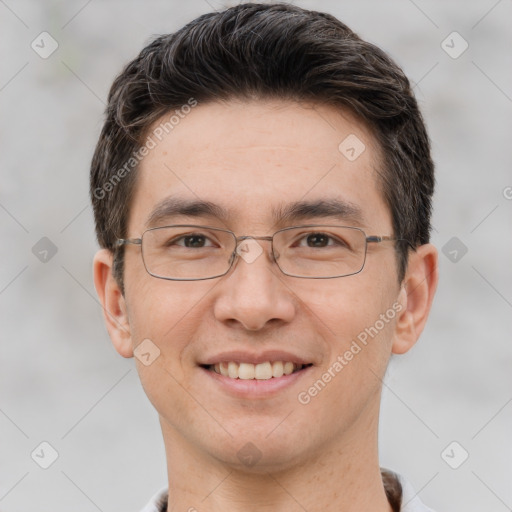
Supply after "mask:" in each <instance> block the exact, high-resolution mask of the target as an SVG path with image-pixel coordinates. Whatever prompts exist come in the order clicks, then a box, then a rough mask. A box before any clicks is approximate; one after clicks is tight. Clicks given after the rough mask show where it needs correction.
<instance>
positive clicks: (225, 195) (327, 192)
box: [130, 101, 389, 229]
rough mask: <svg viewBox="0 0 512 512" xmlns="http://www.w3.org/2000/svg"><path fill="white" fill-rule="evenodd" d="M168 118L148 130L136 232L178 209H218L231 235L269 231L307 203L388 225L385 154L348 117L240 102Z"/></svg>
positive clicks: (133, 221) (134, 215) (312, 108)
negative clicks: (381, 178) (382, 188)
mask: <svg viewBox="0 0 512 512" xmlns="http://www.w3.org/2000/svg"><path fill="white" fill-rule="evenodd" d="M169 119H170V115H166V116H164V117H163V118H162V119H161V120H159V121H158V122H157V123H155V125H154V126H153V127H152V129H151V130H150V131H149V135H148V137H149V139H147V141H148V142H149V140H150V139H151V142H150V143H149V144H148V146H152V149H150V150H149V152H148V154H147V155H146V156H145V157H144V159H143V160H142V162H141V164H140V166H139V169H138V175H137V182H136V189H135V194H134V198H133V203H132V208H131V213H130V225H131V226H132V227H134V228H135V229H139V228H143V227H148V225H149V224H150V223H152V222H154V221H155V217H158V210H160V212H161V211H162V210H165V208H166V204H167V206H168V205H169V203H170V202H173V201H174V203H175V204H176V203H179V202H180V201H181V203H182V204H183V202H184V201H185V202H191V201H194V202H196V203H197V202H203V203H204V202H208V203H211V204H213V205H214V208H213V209H212V210H211V211H210V213H211V214H212V216H213V217H214V216H215V211H216V213H217V214H219V215H218V216H219V217H222V219H221V220H222V221H223V223H226V222H227V223H230V224H231V225H230V226H229V227H230V228H233V229H234V228H236V225H235V224H236V223H244V224H245V223H247V222H251V223H253V225H254V226H255V227H260V226H261V227H262V229H264V225H265V224H266V225H268V224H269V223H271V224H275V222H276V220H277V221H279V213H281V214H282V216H283V217H284V216H286V214H287V213H289V212H290V210H293V207H295V209H297V207H298V208H299V209H300V208H301V205H302V206H303V203H304V202H309V203H316V204H317V205H318V203H319V202H324V203H329V204H330V205H331V206H332V205H333V204H335V203H336V204H338V205H340V204H341V205H342V207H346V208H345V210H346V211H347V212H349V213H354V212H355V213H357V214H358V215H352V217H351V218H350V219H348V220H350V221H351V222H352V223H358V224H361V225H363V224H367V225H372V222H374V221H375V220H378V219H380V222H381V223H382V222H385V221H386V220H389V214H388V211H387V207H386V206H385V204H384V202H383V199H382V197H381V193H380V192H379V186H378V182H377V176H378V173H379V172H380V156H379V149H378V147H377V145H376V143H375V140H374V138H373V137H372V135H371V133H370V131H369V130H368V129H367V128H366V127H365V126H364V124H362V123H361V122H359V121H357V120H356V119H355V118H354V117H353V116H352V115H350V114H349V113H346V112H342V111H340V110H338V109H334V108H333V107H328V106H323V105H314V104H297V103H294V102H284V101H265V102H263V101H253V102H249V103H243V102H238V101H232V102H228V103H208V104H199V105H197V106H195V107H194V108H192V109H190V112H189V113H188V114H187V115H182V116H180V117H179V118H178V117H177V116H175V118H174V119H173V123H172V124H171V123H169V122H167V121H169ZM166 122H167V124H166ZM292 203H293V205H292ZM215 206H219V207H220V208H218V209H217V210H215ZM171 209H172V205H171ZM173 211H174V213H176V208H174V210H173ZM181 211H183V209H182V210H181ZM189 211H192V210H189ZM317 211H318V209H317ZM155 212H156V213H155ZM313 213H314V212H313ZM306 217H307V215H306ZM290 219H291V218H290ZM304 220H306V219H304Z"/></svg>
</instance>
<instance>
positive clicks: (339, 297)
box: [124, 102, 400, 469]
mask: <svg viewBox="0 0 512 512" xmlns="http://www.w3.org/2000/svg"><path fill="white" fill-rule="evenodd" d="M350 135H352V136H353V135H355V136H356V137H357V138H358V139H359V140H360V141H362V142H363V143H364V144H365V147H366V149H365V150H364V151H363V152H362V153H361V154H360V155H359V156H358V157H357V158H356V159H355V160H353V159H352V158H347V155H348V156H351V157H352V156H353V155H352V152H351V151H350V149H349V150H348V153H347V151H346V150H347V148H345V150H344V152H342V151H340V149H339V145H340V143H342V141H344V140H345V139H346V138H347V137H348V136H350ZM350 140H355V139H349V141H350ZM343 148H344V146H343V145H342V149H343ZM359 150H360V147H358V148H356V151H359ZM380 170H381V169H379V158H378V152H377V148H376V146H375V143H374V141H373V139H372V138H371V136H370V134H369V132H368V131H367V130H366V129H365V128H364V126H363V125H362V124H361V123H358V122H357V121H355V120H354V118H353V117H352V116H349V115H348V114H341V113H340V112H339V111H335V110H334V109H332V108H330V107H325V106H314V107H313V106H305V105H302V106H299V105H297V104H295V103H291V102H253V103H249V104H247V103H244V104H242V103H238V102H230V103H228V104H223V105H220V104H206V105H199V106H197V107H196V108H194V109H193V110H192V112H191V113H190V114H189V115H188V116H187V117H186V118H184V119H183V120H181V121H180V123H179V125H177V126H176V127H175V128H174V129H173V130H172V132H170V133H169V134H168V135H167V136H166V137H165V138H163V140H162V141H161V142H159V143H158V145H157V146H156V147H155V148H154V149H152V150H151V151H150V153H149V155H148V156H147V157H145V159H144V160H143V162H142V164H141V167H140V170H139V174H138V181H137V185H136V191H135V195H134V197H133V199H132V208H131V213H130V218H129V224H128V237H140V235H141V234H142V233H143V232H144V231H145V230H146V229H148V228H150V227H155V226H166V225H172V224H199V225H208V226H214V227H219V228H224V229H229V230H231V231H233V232H234V233H235V234H236V235H238V236H240V235H254V236H262V235H272V234H273V233H274V232H275V231H277V230H278V229H281V228H284V227H289V226H293V225H301V224H302V225H304V224H336V225H346V226H355V227H360V228H362V229H364V231H365V232H366V234H367V235H390V234H392V223H391V217H390V212H389V210H388V208H387V206H386V205H385V203H384V200H383V198H382V195H381V193H380V191H379V189H378V185H377V176H378V174H377V173H378V171H380ZM170 199H181V200H187V201H190V202H194V201H208V202H211V203H215V204H216V205H218V206H220V207H221V208H222V209H223V210H225V212H226V215H227V216H226V218H224V219H222V220H221V219H219V218H216V217H212V216H204V215H199V216H196V215H192V216H191V215H190V214H189V215H181V214H180V215H176V214H173V215H169V216H164V217H162V216H159V218H158V219H156V220H154V221H152V222H151V223H148V219H149V218H150V217H151V216H152V214H153V212H154V211H155V209H157V208H158V207H160V212H161V210H162V208H161V206H162V204H164V203H163V202H165V201H166V200H170ZM319 200H324V201H329V200H338V201H342V202H344V203H347V204H349V205H352V206H354V207H355V208H356V209H358V210H359V211H360V218H359V219H357V218H355V217H354V216H350V217H345V218H344V217H340V216H332V215H330V216H324V215H320V214H318V215H317V214H312V215H308V216H306V217H302V218H300V219H295V220H287V221H286V222H285V221H283V220H280V219H279V218H277V219H276V218H275V217H274V216H273V213H274V212H275V211H276V210H277V209H286V207H287V206H289V205H290V204H291V203H295V202H316V201H319ZM153 217H154V216H153ZM258 243H259V244H260V246H261V248H262V249H263V253H262V254H261V255H260V256H258V257H257V258H256V259H255V260H254V261H252V262H250V263H249V262H247V261H245V260H244V259H242V258H238V260H237V262H236V265H235V266H234V268H232V269H231V270H230V272H229V273H228V274H227V275H225V276H223V277H220V278H215V279H211V280H202V281H184V282H183V281H182V282H179V281H168V280H163V279H157V278H155V277H152V276H150V275H149V274H148V273H147V272H146V270H145V268H144V264H143V261H142V258H141V253H140V248H139V247H137V246H127V247H126V260H125V270H124V279H125V287H126V288H125V301H126V312H127V316H128V320H129V329H130V334H131V340H132V343H133V347H134V348H135V347H136V346H137V345H138V344H139V343H141V342H142V341H143V340H145V339H149V340H151V341H152V342H153V343H154V344H155V345H156V346H157V347H158V348H159V350H160V356H159V357H158V358H157V359H156V360H155V361H154V362H153V363H152V364H151V365H149V366H144V365H143V364H142V363H141V362H139V361H137V366H138V371H139V374H140V378H141V381H142V384H143V386H144V389H145V391H146V393H147V395H148V397H149V399H150V400H151V402H152V403H153V405H154V406H155V408H156V409H157V411H158V413H159V415H160V418H161V423H162V427H163V430H164V434H165V435H167V436H169V437H170V438H172V439H174V440H175V441H176V442H180V443H182V444H183V443H185V444H187V446H188V447H189V448H190V449H191V450H192V451H193V452H194V453H199V454H202V455H203V456H207V457H210V456H211V457H212V460H215V459H216V460H218V461H223V462H227V463H229V464H233V465H237V464H238V465H240V464H241V459H240V458H239V457H237V453H238V452H239V450H240V449H242V447H244V446H245V445H246V444H247V443H252V445H254V446H255V447H256V448H257V451H256V449H255V448H254V447H253V446H252V445H249V446H246V447H245V448H243V449H242V451H241V452H240V454H243V453H245V452H244V450H245V451H249V455H251V451H253V452H254V453H252V455H254V456H255V457H260V454H261V459H260V460H259V461H258V467H267V468H269V467H272V468H274V469H277V468H279V467H282V468H284V467H286V466H287V465H289V464H291V463H293V462H297V461H301V460H308V459H309V460H310V459H311V458H312V457H315V456H316V455H319V454H321V453H322V451H325V450H332V449H333V447H337V448H342V447H343V443H344V442H345V443H346V442H347V440H348V439H356V438H357V437H358V436H359V437H360V436H362V435H365V434H364V430H365V429H366V430H367V429H368V428H370V426H371V427H372V428H373V427H375V423H376V419H377V415H378V407H379V398H380V389H381V381H380V378H382V377H383V375H384V373H385V369H386V366H387V362H388V359H389V355H390V352H391V345H392V343H393V334H394V328H395V320H394V319H393V316H394V315H392V314H391V313H390V309H393V304H395V306H396V301H397V299H398V296H399V292H400V286H399V283H398V281H397V271H396V259H395V252H394V246H393V243H392V242H386V243H382V244H369V245H368V253H367V256H366V264H365V267H364V269H363V270H362V272H360V273H359V274H356V275H352V276H348V277H342V278H335V279H300V278H295V277H289V276H286V275H284V274H282V273H281V272H280V270H279V268H278V267H277V265H276V263H275V262H274V261H273V260H272V258H271V257H270V242H268V241H260V242H258ZM381 315H384V316H385V317H386V321H385V322H383V321H382V316H381ZM379 319H381V321H380V322H377V321H379ZM382 324H383V327H382ZM376 325H377V327H381V328H378V329H375V326H376ZM372 327H373V330H371V331H370V332H371V333H372V334H373V336H368V329H370V328H372ZM365 329H367V331H365ZM375 330H377V331H378V332H377V334H375ZM363 332H366V333H367V343H366V345H364V344H363V343H361V342H360V341H359V342H358V345H359V347H360V350H359V351H357V349H355V348H353V350H352V353H353V357H352V358H351V359H350V360H347V358H346V357H345V354H346V352H347V351H350V348H351V346H352V347H354V345H353V342H354V340H358V335H361V333H363ZM363 338H364V336H363ZM361 339H362V337H361V336H360V337H359V340H361ZM338 356H341V357H342V360H343V363H341V362H340V359H339V358H338ZM262 358H263V359H267V360H268V361H270V362H275V361H283V362H286V361H291V362H293V361H299V360H300V361H303V362H304V363H305V364H307V365H310V366H307V367H305V368H303V369H302V370H300V371H297V372H295V373H293V374H291V375H288V376H283V377H280V378H272V379H269V380H248V381H245V380H240V379H232V378H230V377H229V376H227V377H226V376H222V375H219V374H217V373H215V372H214V371H212V370H211V369H207V368H205V367H204V365H205V364H206V363H211V364H214V363H228V362H229V361H233V362H236V363H240V362H251V361H254V360H258V361H261V360H262ZM336 361H338V362H339V364H338V365H336V364H335V362H336ZM340 365H341V368H340ZM326 372H327V373H329V372H330V373H329V374H330V376H331V378H330V379H329V378H328V377H325V374H326ZM323 375H324V377H322V376H323ZM319 379H320V380H321V381H322V382H323V385H322V384H318V380H319ZM326 381H327V382H326ZM315 382H317V387H316V389H317V392H316V393H315V391H311V392H310V391H308V390H310V388H311V387H312V386H314V385H315ZM362 430H363V432H362Z"/></svg>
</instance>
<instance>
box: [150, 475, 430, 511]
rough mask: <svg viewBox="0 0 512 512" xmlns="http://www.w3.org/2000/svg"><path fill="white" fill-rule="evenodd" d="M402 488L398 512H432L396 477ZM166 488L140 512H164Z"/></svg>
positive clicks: (401, 477)
mask: <svg viewBox="0 0 512 512" xmlns="http://www.w3.org/2000/svg"><path fill="white" fill-rule="evenodd" d="M396 476H397V478H398V481H399V482H400V484H401V486H402V506H401V508H400V512H434V511H433V510H432V509H431V508H428V507H426V506H425V505H423V503H422V502H421V501H420V499H419V498H418V496H417V495H416V493H415V492H414V489H413V488H412V486H411V484H410V483H409V482H408V481H407V480H406V479H405V478H404V477H403V476H400V475H396ZM167 496H168V493H167V488H165V489H161V490H160V491H158V492H157V493H156V494H155V495H154V496H153V497H152V498H151V500H150V502H149V503H148V504H147V505H146V506H145V507H144V508H143V509H142V510H141V511H140V512H166V511H167Z"/></svg>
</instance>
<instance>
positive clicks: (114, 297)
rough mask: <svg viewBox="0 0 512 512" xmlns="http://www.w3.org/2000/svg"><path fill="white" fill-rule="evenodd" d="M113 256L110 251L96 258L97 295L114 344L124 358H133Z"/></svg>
mask: <svg viewBox="0 0 512 512" xmlns="http://www.w3.org/2000/svg"><path fill="white" fill-rule="evenodd" d="M112 264H113V254H112V252H111V251H109V250H108V249H101V250H99V251H98V252H97V253H96V255H95V256H94V263H93V273H94V286H95V287H96V293H97V294H98V297H99V300H100V302H101V305H102V307H103V317H104V319H105V324H106V326H107V331H108V333H109V335H110V339H111V340H112V344H113V345H114V347H115V349H116V350H117V352H119V354H121V355H122V356H123V357H133V344H132V338H131V332H130V323H129V319H128V313H127V310H126V302H125V299H124V297H123V294H122V293H121V289H120V288H119V284H118V283H117V281H116V280H115V279H114V276H113V275H112Z"/></svg>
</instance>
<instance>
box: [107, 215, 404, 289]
mask: <svg viewBox="0 0 512 512" xmlns="http://www.w3.org/2000/svg"><path fill="white" fill-rule="evenodd" d="M256 240H267V241H269V242H271V247H272V256H273V260H274V262H275V263H276V264H277V266H278V267H279V269H280V270H281V272H282V273H283V274H285V275H287V276H291V277H299V278H306V279H332V278H335V277H345V276H350V275H353V274H357V273H359V272H361V270H363V267H364V264H365V261H366V252H367V247H368V244H369V243H381V242H387V241H399V240H401V239H400V238H394V237H391V236H386V235H384V236H376V235H372V236H367V235H366V233H365V232H364V231H363V230H362V229H360V228H355V227H348V226H324V225H307V226H295V227H289V228H284V229H280V230H279V231H276V232H275V233H274V234H273V235H272V236H238V237H237V236H236V235H235V233H233V232H232V231H228V230H226V229H219V228H214V227H210V226H196V225H192V224H181V225H175V226H165V227H157V228H151V229H148V230H146V231H144V233H143V234H142V236H141V237H140V238H121V239H118V240H117V241H116V243H115V246H116V247H120V246H123V245H126V244H135V245H140V246H141V252H142V260H143V262H144V266H145V268H146V270H147V272H148V273H149V274H150V275H152V276H153V277H157V278H159V279H169V280H172V281H196V280H203V279H214V278H216V277H221V276H223V275H225V274H227V273H228V272H229V270H230V269H231V267H232V266H233V263H234V262H235V260H236V259H237V256H240V257H242V258H243V259H244V260H245V261H246V262H248V263H252V261H254V260H255V259H256V258H257V257H258V256H259V255H260V254H261V253H262V252H263V250H262V248H261V246H260V245H259V244H258V242H256ZM239 242H241V243H239Z"/></svg>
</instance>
